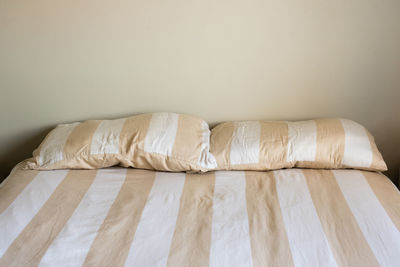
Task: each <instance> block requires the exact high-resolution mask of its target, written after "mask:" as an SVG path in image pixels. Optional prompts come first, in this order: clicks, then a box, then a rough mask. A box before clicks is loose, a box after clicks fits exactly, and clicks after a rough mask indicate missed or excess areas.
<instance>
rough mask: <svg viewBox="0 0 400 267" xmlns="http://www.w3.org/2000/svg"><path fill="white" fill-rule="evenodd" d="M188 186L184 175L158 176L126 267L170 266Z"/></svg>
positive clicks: (165, 174)
mask: <svg viewBox="0 0 400 267" xmlns="http://www.w3.org/2000/svg"><path fill="white" fill-rule="evenodd" d="M184 183H185V174H184V173H166V172H157V173H156V178H155V180H154V184H153V187H152V189H151V191H150V194H149V197H148V199H147V203H146V206H145V207H144V209H143V213H142V217H141V218H140V222H139V224H138V226H137V229H136V233H135V236H134V239H133V242H132V245H131V248H130V249H129V254H128V257H127V259H126V262H125V266H166V264H167V260H168V255H169V249H170V246H171V242H172V236H173V234H174V230H175V225H176V220H177V217H178V212H179V206H180V198H181V195H182V190H183V185H184Z"/></svg>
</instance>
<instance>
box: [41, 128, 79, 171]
mask: <svg viewBox="0 0 400 267" xmlns="http://www.w3.org/2000/svg"><path fill="white" fill-rule="evenodd" d="M78 124H79V122H75V123H71V124H61V125H58V126H57V127H56V128H55V129H54V130H53V131H51V133H50V134H49V136H48V137H47V139H46V141H45V143H44V144H43V147H42V148H41V149H40V156H39V165H40V166H43V165H44V164H52V163H54V162H57V161H60V160H63V159H64V146H65V143H66V142H67V139H68V137H69V135H70V134H71V132H72V131H73V130H74V129H75V127H76V126H77V125H78Z"/></svg>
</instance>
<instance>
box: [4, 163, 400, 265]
mask: <svg viewBox="0 0 400 267" xmlns="http://www.w3.org/2000/svg"><path fill="white" fill-rule="evenodd" d="M399 231H400V194H399V191H398V190H397V188H396V187H395V186H394V185H393V184H392V183H391V181H390V180H389V179H388V178H386V177H385V176H384V175H383V174H381V173H377V172H368V171H359V170H314V169H283V170H276V171H265V172H256V171H216V172H208V173H204V174H190V173H188V174H186V173H170V172H157V171H148V170H140V169H127V168H106V169H98V170H52V171H35V170H23V169H22V168H19V167H17V168H16V169H15V170H14V171H13V172H12V174H11V175H10V176H9V177H8V178H7V179H6V180H5V181H4V182H3V183H2V184H1V187H0V257H1V259H0V266H294V265H295V266H379V265H381V266H400V232H399Z"/></svg>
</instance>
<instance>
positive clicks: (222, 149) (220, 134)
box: [210, 122, 235, 170]
mask: <svg viewBox="0 0 400 267" xmlns="http://www.w3.org/2000/svg"><path fill="white" fill-rule="evenodd" d="M234 129H235V125H234V123H233V122H227V123H223V124H220V125H218V126H216V127H215V128H213V129H212V131H211V137H210V152H211V153H212V154H213V156H214V157H215V160H216V161H217V164H218V167H219V168H220V169H222V170H227V169H229V165H230V153H231V144H232V137H233V131H234Z"/></svg>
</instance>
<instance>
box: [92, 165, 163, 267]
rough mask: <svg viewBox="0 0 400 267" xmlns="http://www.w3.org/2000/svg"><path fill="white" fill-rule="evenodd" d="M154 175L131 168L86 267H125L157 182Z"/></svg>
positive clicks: (94, 243)
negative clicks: (150, 195)
mask: <svg viewBox="0 0 400 267" xmlns="http://www.w3.org/2000/svg"><path fill="white" fill-rule="evenodd" d="M155 174H156V173H155V172H151V171H145V170H132V169H129V170H128V172H127V176H126V179H125V182H124V184H123V185H122V188H121V191H120V192H119V194H118V196H117V198H116V199H115V201H114V203H113V205H112V206H111V208H110V211H109V212H108V214H107V217H106V218H105V220H104V222H103V224H102V225H101V227H100V229H99V231H98V234H97V236H96V239H95V240H94V241H93V244H92V246H91V247H90V250H89V253H88V255H87V256H86V259H85V263H84V266H123V265H124V262H125V260H126V257H127V256H128V252H129V249H130V245H131V243H132V241H133V237H134V235H135V232H136V228H137V225H138V223H139V220H140V217H141V215H142V211H143V208H144V206H145V204H146V200H147V197H148V195H149V193H150V190H151V187H152V186H153V182H154V179H155Z"/></svg>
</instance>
